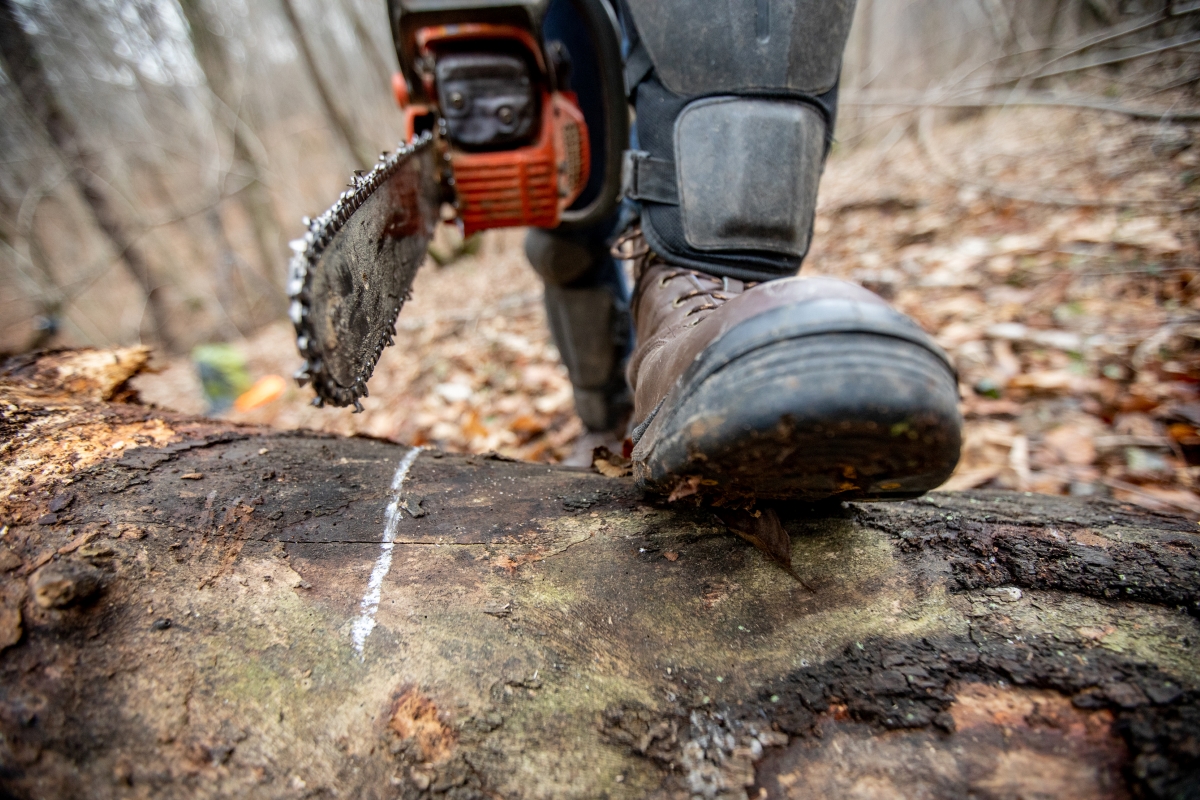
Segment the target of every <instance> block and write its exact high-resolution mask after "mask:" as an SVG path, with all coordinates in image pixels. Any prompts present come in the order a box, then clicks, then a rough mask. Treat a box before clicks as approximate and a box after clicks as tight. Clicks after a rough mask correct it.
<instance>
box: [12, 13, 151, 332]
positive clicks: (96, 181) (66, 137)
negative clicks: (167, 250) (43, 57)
mask: <svg viewBox="0 0 1200 800" xmlns="http://www.w3.org/2000/svg"><path fill="white" fill-rule="evenodd" d="M0 58H2V59H3V62H4V64H5V66H6V69H7V72H8V74H9V75H10V76H11V77H12V79H13V82H14V83H15V84H16V86H17V90H18V93H19V94H20V96H21V98H22V101H23V102H24V104H25V106H26V108H27V109H28V111H29V116H30V118H31V119H33V120H35V121H37V123H39V124H40V125H41V126H42V127H43V128H44V129H45V131H46V134H47V136H48V137H49V139H50V142H51V144H52V145H53V147H54V149H55V151H56V152H57V154H58V156H59V158H61V159H62V161H63V163H64V164H65V165H66V166H67V168H68V169H69V170H70V175H71V181H72V183H73V184H74V186H75V188H76V189H77V190H78V191H79V193H80V195H81V196H82V197H83V200H84V202H85V203H86V204H87V206H88V209H89V210H90V211H91V212H92V218H93V219H94V220H95V222H96V226H97V227H98V228H100V231H101V232H102V233H103V234H104V236H105V237H106V238H107V239H108V241H109V244H110V245H111V246H112V248H113V250H114V252H115V253H116V256H117V258H119V259H120V260H121V262H122V263H123V264H124V265H125V268H126V270H127V271H128V273H129V275H130V277H132V278H133V280H134V282H135V283H137V285H138V287H139V288H140V289H141V290H142V293H143V294H144V295H145V297H146V306H147V308H148V309H149V311H150V317H151V320H152V321H153V325H154V337H155V339H156V340H157V341H158V342H160V343H162V345H163V346H164V347H165V348H167V349H168V350H173V349H175V340H174V337H173V336H172V333H171V329H170V325H169V315H168V312H167V308H166V304H165V303H164V302H163V299H162V296H161V295H160V294H159V292H158V288H159V287H158V285H157V282H156V281H155V278H154V274H153V271H152V270H151V268H150V264H149V262H148V261H147V260H146V258H145V255H144V254H143V253H142V251H141V249H140V248H139V247H138V246H137V245H136V244H135V242H134V237H133V235H132V234H131V233H130V232H129V230H128V229H127V228H126V226H125V222H124V220H122V219H121V216H120V214H119V213H118V212H117V210H116V208H115V207H114V204H113V201H112V199H111V198H110V197H109V196H108V190H107V187H106V185H105V183H104V181H103V180H101V178H100V177H99V174H100V172H101V171H102V169H101V164H100V160H99V159H98V158H97V156H96V155H95V154H94V153H93V152H91V151H90V150H89V149H88V148H87V147H85V146H84V144H83V142H82V140H81V139H80V137H79V134H78V131H77V130H76V129H75V124H74V122H72V120H71V119H70V117H68V116H67V115H66V114H65V113H64V112H63V110H62V108H61V106H60V105H59V102H58V99H57V97H56V94H55V91H54V87H53V86H52V85H51V83H50V81H49V80H48V79H47V77H46V73H45V70H44V69H43V67H42V64H41V61H40V59H39V58H38V54H37V51H36V50H35V48H34V46H33V42H32V41H31V40H30V38H29V35H28V34H27V33H26V32H25V29H24V28H22V27H21V23H20V21H19V20H18V19H17V17H16V13H15V11H14V9H13V5H12V2H11V0H0Z"/></svg>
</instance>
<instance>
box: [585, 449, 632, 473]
mask: <svg viewBox="0 0 1200 800" xmlns="http://www.w3.org/2000/svg"><path fill="white" fill-rule="evenodd" d="M592 469H594V470H596V472H599V473H600V474H601V475H603V476H605V477H606V478H624V477H627V476H629V475H632V474H633V462H632V461H630V460H629V459H628V458H622V457H621V456H619V455H617V454H616V453H614V452H612V451H611V450H609V449H608V448H607V447H605V446H604V445H600V446H599V447H597V448H595V449H594V450H592Z"/></svg>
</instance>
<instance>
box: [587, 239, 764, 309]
mask: <svg viewBox="0 0 1200 800" xmlns="http://www.w3.org/2000/svg"><path fill="white" fill-rule="evenodd" d="M610 252H611V253H612V255H613V257H614V258H618V259H621V260H622V261H632V262H633V279H634V282H635V285H636V286H641V285H642V275H644V274H645V273H646V270H648V269H649V268H650V267H652V266H654V265H656V264H661V263H663V260H662V258H660V257H659V255H658V254H657V253H655V252H654V251H653V250H651V249H650V245H649V244H647V242H646V237H645V235H644V234H643V233H642V228H641V226H640V225H635V226H633V227H632V228H630V229H629V230H627V231H625V233H623V234H621V235H620V236H619V237H617V239H616V241H615V242H613V245H612V248H611V249H610ZM676 278H687V279H688V281H689V282H690V284H691V285H690V286H689V287H688V289H687V290H686V291H685V292H683V294H680V295H679V296H678V297H676V298H675V299H674V300H673V301H672V305H673V306H675V308H679V307H680V306H681V305H683V304H684V303H686V302H687V301H688V300H694V299H696V298H698V297H706V298H708V299H707V301H706V302H703V303H700V304H699V305H697V306H695V307H693V308H690V309H688V312H687V314H685V315H684V316H688V317H690V316H692V315H693V314H699V313H700V312H702V311H712V310H714V309H717V308H720V307H721V306H722V305H723V304H724V303H726V302H727V301H729V300H731V299H732V297H733V294H732V293H731V290H730V285H729V278H725V277H718V276H716V275H709V274H707V273H704V272H700V271H699V270H695V269H688V268H687V267H676V268H674V269H671V270H670V271H668V272H664V273H663V274H662V275H661V276H659V278H658V282H659V286H661V287H663V288H666V286H667V284H668V283H670V282H671V281H673V280H675V279H676ZM714 283H717V284H719V285H720V286H719V288H717V287H714V286H713V285H712V284H714ZM706 284H708V285H706ZM754 285H755V284H754V283H750V282H744V283H743V284H742V287H743V290H745V289H749V288H750V287H752V286H754ZM697 322H699V320H697ZM693 324H694V323H693Z"/></svg>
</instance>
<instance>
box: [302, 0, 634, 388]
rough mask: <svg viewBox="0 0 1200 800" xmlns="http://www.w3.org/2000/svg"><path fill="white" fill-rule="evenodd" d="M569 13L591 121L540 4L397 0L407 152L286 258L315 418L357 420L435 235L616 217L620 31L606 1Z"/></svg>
mask: <svg viewBox="0 0 1200 800" xmlns="http://www.w3.org/2000/svg"><path fill="white" fill-rule="evenodd" d="M572 2H573V3H575V5H576V6H577V9H576V13H577V14H578V15H579V17H580V18H581V19H583V20H584V21H585V22H586V23H587V27H588V28H589V32H590V36H591V39H592V41H591V42H590V44H591V46H592V47H593V48H595V50H594V51H595V52H596V53H599V54H600V55H601V56H602V59H601V63H602V64H603V65H604V67H603V68H601V70H600V72H601V75H600V76H599V83H600V84H601V86H600V87H599V91H598V92H597V94H598V96H599V97H600V98H601V100H602V103H601V106H602V108H603V112H602V113H601V114H600V116H599V118H598V119H593V120H589V119H587V118H586V117H585V114H584V112H583V111H582V110H581V104H580V101H579V96H578V95H577V94H576V93H575V92H573V91H571V89H570V84H569V81H570V71H571V55H570V52H569V50H568V49H567V48H566V46H564V45H563V43H562V42H560V41H556V40H552V41H550V42H544V41H543V31H542V21H543V16H544V14H545V7H546V4H547V3H546V2H545V0H534V1H533V2H528V3H526V4H524V5H522V4H521V3H520V2H516V3H514V4H513V5H509V6H489V7H486V8H479V5H480V0H474V3H473V4H470V5H468V4H462V7H461V8H456V4H455V2H454V1H453V0H438V2H436V3H435V2H430V0H390V2H389V12H390V14H391V21H392V33H393V38H394V41H395V43H396V51H397V56H398V57H399V61H400V67H401V71H400V72H398V73H397V74H396V75H395V76H394V78H393V81H392V89H393V93H394V95H395V99H396V102H397V104H398V105H399V106H400V108H401V110H402V112H403V123H402V125H403V138H402V141H401V144H400V145H399V146H398V147H397V148H396V149H395V150H394V151H392V152H390V153H388V152H385V153H383V154H381V155H380V156H379V160H378V161H377V162H376V164H375V165H374V166H373V167H372V168H371V169H370V170H369V171H361V170H360V171H356V172H355V173H354V176H353V177H352V178H351V181H350V185H349V187H348V189H347V190H346V191H344V192H342V193H341V195H340V196H339V197H338V199H337V201H336V202H335V203H334V204H333V206H332V207H331V208H329V209H328V210H327V211H326V212H325V213H323V214H321V215H319V216H317V217H313V218H308V217H306V218H305V219H304V225H305V227H306V231H305V233H304V235H303V236H302V237H301V238H299V239H296V240H295V241H293V242H292V243H291V247H292V250H293V256H292V259H291V262H290V265H289V275H288V285H287V291H288V296H289V299H290V301H291V302H290V307H289V316H290V317H291V321H292V323H293V325H294V326H295V328H296V345H297V348H298V349H299V351H300V354H301V356H302V357H303V358H304V365H303V366H302V367H301V368H300V370H299V371H298V372H297V373H296V376H295V377H296V380H297V382H298V383H299V384H300V385H301V386H304V385H306V384H310V383H311V384H312V387H313V389H314V391H315V393H316V397H315V398H314V399H313V404H314V405H316V406H318V407H320V406H323V405H325V404H330V405H334V406H353V407H354V409H355V411H356V412H358V411H361V410H362V403H361V398H363V397H366V396H367V381H368V380H369V378H370V376H371V373H372V372H373V370H374V368H375V365H376V363H377V362H378V360H379V357H380V355H381V354H382V352H383V349H384V348H385V347H387V346H389V345H391V344H392V343H393V337H394V336H395V334H396V327H395V323H396V318H397V316H398V314H399V313H400V309H401V307H402V306H403V305H404V302H405V301H406V300H407V299H408V297H409V294H410V291H411V287H412V283H413V279H414V277H415V275H416V272H417V269H418V268H419V267H420V265H421V263H422V262H423V261H424V260H425V257H426V250H427V247H428V245H429V241H430V239H431V238H432V236H433V232H434V228H435V226H436V225H437V224H442V223H449V224H455V225H457V226H459V227H460V229H461V231H462V233H463V235H464V236H470V235H471V234H473V233H475V232H477V231H482V230H487V229H489V228H502V227H520V226H536V227H542V228H556V227H568V228H569V227H571V226H576V227H582V226H586V225H589V224H593V223H595V222H596V221H597V220H599V219H602V218H604V217H605V216H607V215H608V214H610V213H611V212H612V210H613V209H614V208H615V205H616V203H617V201H618V194H619V191H620V159H621V151H622V150H623V149H624V147H625V146H626V143H627V139H628V128H627V125H628V119H627V116H626V112H625V111H624V100H625V98H624V93H623V88H622V83H621V73H620V59H619V51H618V50H617V47H618V45H617V42H618V39H617V31H616V25H615V20H614V19H613V18H612V14H611V11H610V10H609V8H608V6H607V5H606V4H605V3H604V2H603V0H572ZM430 7H435V10H425V9H428V8H430ZM593 91H595V90H594V89H593ZM594 148H595V150H594ZM594 152H596V153H597V154H598V155H599V156H600V157H601V159H602V160H603V163H604V168H603V169H602V170H593V162H594V159H593V153H594Z"/></svg>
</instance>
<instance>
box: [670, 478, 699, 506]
mask: <svg viewBox="0 0 1200 800" xmlns="http://www.w3.org/2000/svg"><path fill="white" fill-rule="evenodd" d="M702 480H703V479H702V478H701V477H700V476H699V475H691V476H688V478H686V479H685V480H683V481H680V482H679V483H678V484H677V485H676V486H675V488H674V489H672V490H671V494H670V496H668V497H667V502H668V503H674V502H675V501H676V500H682V499H683V498H685V497H691V496H692V495H694V494H696V492H698V491H700V483H701V481H702Z"/></svg>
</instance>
